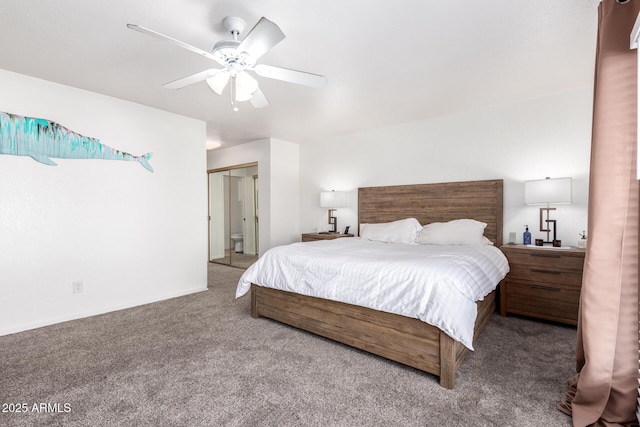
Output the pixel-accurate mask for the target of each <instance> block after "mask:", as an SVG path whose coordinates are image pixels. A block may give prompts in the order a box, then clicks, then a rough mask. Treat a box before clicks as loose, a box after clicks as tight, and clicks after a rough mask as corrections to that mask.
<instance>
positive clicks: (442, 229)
mask: <svg viewBox="0 0 640 427" xmlns="http://www.w3.org/2000/svg"><path fill="white" fill-rule="evenodd" d="M486 226H487V224H486V223H484V222H480V221H476V220H474V219H454V220H453V221H449V222H433V223H431V224H427V225H425V226H424V227H422V230H420V232H419V233H418V238H417V242H418V243H419V244H421V245H482V244H486V242H487V239H486V238H484V239H483V237H484V236H483V234H484V229H485V227H486Z"/></svg>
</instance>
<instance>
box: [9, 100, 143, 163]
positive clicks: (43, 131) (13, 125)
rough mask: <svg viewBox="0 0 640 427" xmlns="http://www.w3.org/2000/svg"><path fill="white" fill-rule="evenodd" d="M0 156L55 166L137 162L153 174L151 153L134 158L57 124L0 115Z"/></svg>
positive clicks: (42, 120) (31, 118)
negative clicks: (58, 163)
mask: <svg viewBox="0 0 640 427" xmlns="http://www.w3.org/2000/svg"><path fill="white" fill-rule="evenodd" d="M0 154H10V155H13V156H30V157H31V158H32V159H34V160H35V161H37V162H40V163H43V164H45V165H49V166H56V163H55V162H54V161H53V160H51V157H53V158H56V159H104V160H125V161H137V162H139V163H140V164H141V165H142V166H144V168H145V169H147V170H148V171H150V172H153V168H152V167H151V165H150V164H149V159H150V158H151V156H152V154H153V153H147V154H144V155H142V156H134V155H132V154H129V153H125V152H123V151H119V150H116V149H115V148H111V147H109V146H107V145H104V144H101V143H100V140H99V139H96V138H90V137H87V136H84V135H80V134H78V133H76V132H73V131H71V130H69V129H67V128H66V127H64V126H61V125H60V124H58V123H56V122H52V121H49V120H46V119H38V118H34V117H23V116H18V115H16V114H10V113H3V112H1V111H0Z"/></svg>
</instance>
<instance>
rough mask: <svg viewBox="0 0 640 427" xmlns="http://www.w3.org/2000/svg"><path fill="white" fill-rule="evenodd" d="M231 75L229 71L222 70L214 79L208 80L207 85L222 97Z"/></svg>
mask: <svg viewBox="0 0 640 427" xmlns="http://www.w3.org/2000/svg"><path fill="white" fill-rule="evenodd" d="M229 77H230V74H229V72H228V71H227V70H222V71H220V72H219V73H217V74H216V75H215V76H213V77H209V78H208V79H207V84H208V85H209V87H210V88H211V90H213V91H214V92H215V93H217V94H218V95H222V91H223V90H224V87H225V86H226V85H227V82H228V81H229Z"/></svg>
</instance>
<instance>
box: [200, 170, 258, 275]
mask: <svg viewBox="0 0 640 427" xmlns="http://www.w3.org/2000/svg"><path fill="white" fill-rule="evenodd" d="M257 202H258V164H257V163H252V164H246V165H239V166H234V167H230V168H225V169H216V170H211V171H209V261H211V262H217V263H221V264H227V265H233V266H236V267H243V268H246V267H248V266H249V265H251V264H253V262H255V261H256V260H257V259H258V203H257Z"/></svg>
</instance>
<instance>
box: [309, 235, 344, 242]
mask: <svg viewBox="0 0 640 427" xmlns="http://www.w3.org/2000/svg"><path fill="white" fill-rule="evenodd" d="M341 237H353V234H338V233H329V234H321V233H302V241H303V242H313V241H314V240H333V239H339V238H341Z"/></svg>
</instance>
